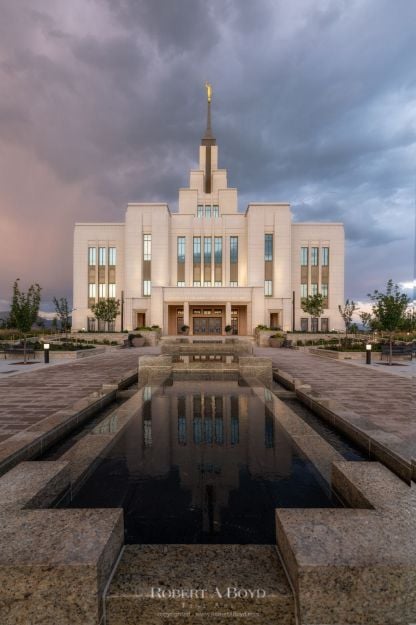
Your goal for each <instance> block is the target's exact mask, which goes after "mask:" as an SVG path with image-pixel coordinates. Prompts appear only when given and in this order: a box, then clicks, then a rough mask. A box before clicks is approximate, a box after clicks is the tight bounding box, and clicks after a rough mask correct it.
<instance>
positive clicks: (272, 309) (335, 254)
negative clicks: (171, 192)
mask: <svg viewBox="0 0 416 625" xmlns="http://www.w3.org/2000/svg"><path fill="white" fill-rule="evenodd" d="M205 150H206V148H205V147H204V146H201V147H200V163H199V169H197V170H192V171H191V172H190V186H189V188H186V189H180V190H179V207H178V212H177V213H171V212H170V211H169V208H168V206H167V205H166V204H159V203H157V204H155V203H153V204H152V203H132V204H129V205H128V207H127V211H126V220H125V224H77V225H76V226H75V237H74V308H75V309H76V310H75V311H74V313H73V327H74V329H81V328H84V327H86V325H87V317H88V316H92V315H91V312H90V311H89V310H88V260H87V253H88V245H89V243H92V244H96V245H97V247H98V245H100V244H103V245H107V246H109V245H110V244H111V245H113V244H114V245H115V246H116V247H117V269H116V271H117V279H116V284H117V290H116V297H117V298H119V299H121V292H122V291H124V327H125V328H126V329H128V330H131V329H133V328H134V327H135V325H136V320H137V313H143V314H145V315H146V324H147V325H151V324H157V325H160V326H161V327H162V329H163V331H164V333H167V330H168V306H169V305H184V304H185V306H184V312H185V311H186V312H185V318H187V315H188V305H189V304H190V305H192V304H197V305H198V304H199V305H202V304H206V305H210V304H213V305H218V306H220V305H221V306H223V307H224V310H227V316H229V315H230V314H231V313H230V311H231V307H232V305H240V306H241V305H242V306H246V307H247V330H248V332H249V333H251V332H252V331H253V329H254V328H255V327H256V326H257V325H258V324H263V325H269V324H270V315H271V314H273V313H277V314H278V315H279V323H280V325H281V326H282V328H283V329H284V330H286V331H287V330H291V329H292V294H293V291H294V292H295V304H296V306H295V308H296V310H295V329H300V318H301V317H305V316H306V315H305V313H303V312H302V310H301V308H300V247H301V246H302V245H307V246H308V247H312V246H318V247H323V246H327V247H329V248H330V265H329V309H328V310H327V311H325V313H324V315H323V316H325V317H328V318H329V326H330V329H332V328H336V329H342V327H343V326H342V319H341V318H340V316H339V313H338V305H339V304H341V303H343V301H344V231H343V226H342V224H332V223H327V224H325V223H320V224H318V223H313V224H301V223H292V215H291V210H290V205H289V204H288V203H253V204H249V206H248V208H247V210H246V211H245V213H242V212H239V211H238V196H237V190H236V189H234V188H228V186H227V172H226V170H224V169H218V148H217V146H212V147H211V162H212V167H213V170H212V193H210V194H206V193H205V192H204V176H205ZM200 204H202V205H205V204H208V205H211V206H212V205H218V206H219V212H220V216H219V218H213V217H211V218H205V217H202V218H198V217H197V206H198V205H200ZM144 233H146V234H151V235H152V259H151V281H152V287H151V296H150V297H145V296H144V295H143V275H142V268H143V234H144ZM266 233H271V234H273V294H272V296H271V297H269V296H267V297H266V296H265V295H264V278H265V261H264V235H265V234H266ZM178 236H185V237H186V251H185V287H178V286H177V237H178ZM194 236H200V237H201V255H202V258H203V241H204V237H207V236H208V237H212V272H213V269H214V237H215V236H221V237H222V240H223V265H222V286H221V287H214V286H211V287H203V286H201V287H194V286H193V237H194ZM231 236H238V287H230V237H231ZM201 271H202V273H203V262H202V266H201ZM201 282H203V277H202V278H201ZM213 283H214V276H213V275H212V284H213ZM227 322H229V319H228V318H227ZM117 329H121V328H120V320H118V323H117Z"/></svg>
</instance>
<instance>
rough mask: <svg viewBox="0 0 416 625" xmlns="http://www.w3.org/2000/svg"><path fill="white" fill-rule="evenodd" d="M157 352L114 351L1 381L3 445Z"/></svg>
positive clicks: (0, 400)
mask: <svg viewBox="0 0 416 625" xmlns="http://www.w3.org/2000/svg"><path fill="white" fill-rule="evenodd" d="M156 351H157V350H156ZM154 352H155V348H132V349H113V350H110V351H107V352H106V353H105V354H102V355H101V354H100V355H97V356H90V357H89V358H83V359H81V360H75V361H71V362H68V363H66V364H59V365H55V366H50V367H47V366H45V367H44V368H41V369H37V370H34V371H27V372H25V373H21V374H19V375H15V376H12V377H8V378H5V379H1V380H0V442H1V441H4V440H6V439H7V438H9V437H10V436H13V434H16V433H17V432H19V431H21V430H24V429H26V428H27V427H29V426H31V425H33V424H34V423H37V422H38V421H40V420H41V419H44V418H45V417H47V416H49V415H51V414H52V413H54V412H56V411H57V410H60V409H61V408H66V407H68V406H71V405H72V404H74V403H75V402H76V401H77V400H79V399H81V398H82V397H85V396H87V395H89V394H90V393H93V392H94V391H97V390H99V389H100V388H101V386H102V384H106V383H109V382H111V381H112V380H115V379H117V378H120V377H122V375H123V374H124V373H127V372H128V371H129V370H130V369H133V368H134V367H136V366H137V359H138V356H139V354H147V353H154ZM17 366H19V365H17ZM20 366H21V365H20Z"/></svg>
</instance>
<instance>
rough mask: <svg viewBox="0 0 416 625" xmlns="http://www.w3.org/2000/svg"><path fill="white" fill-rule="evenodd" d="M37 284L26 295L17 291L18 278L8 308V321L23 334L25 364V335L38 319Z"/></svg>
mask: <svg viewBox="0 0 416 625" xmlns="http://www.w3.org/2000/svg"><path fill="white" fill-rule="evenodd" d="M40 292H41V288H40V286H39V284H32V285H31V286H30V287H29V290H28V292H27V293H23V291H21V290H20V289H19V278H18V279H17V280H15V282H14V284H13V297H12V304H11V307H10V321H11V323H12V325H13V326H14V327H15V328H17V329H18V330H19V332H21V333H22V334H23V359H24V362H25V363H26V362H27V354H26V343H27V336H26V335H27V333H28V332H30V330H31V328H32V326H33V324H34V323H36V319H37V318H38V312H39V306H40Z"/></svg>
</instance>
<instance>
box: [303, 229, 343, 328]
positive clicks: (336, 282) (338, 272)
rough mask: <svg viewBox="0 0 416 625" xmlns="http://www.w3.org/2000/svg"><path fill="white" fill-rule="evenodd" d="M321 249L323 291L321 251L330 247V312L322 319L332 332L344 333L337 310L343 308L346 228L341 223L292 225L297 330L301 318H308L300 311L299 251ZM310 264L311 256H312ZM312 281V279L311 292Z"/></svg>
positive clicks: (328, 309)
mask: <svg viewBox="0 0 416 625" xmlns="http://www.w3.org/2000/svg"><path fill="white" fill-rule="evenodd" d="M301 247H309V249H310V248H311V247H319V274H320V277H319V287H318V291H319V292H320V288H321V258H322V256H321V249H322V248H323V247H329V284H328V308H327V309H326V310H325V311H324V313H323V315H322V317H327V318H328V319H329V330H343V329H344V322H343V320H342V317H341V315H340V314H339V310H338V306H339V305H343V304H344V226H343V225H342V224H338V223H296V224H292V285H293V290H294V291H295V303H296V306H295V327H296V329H299V328H300V319H301V317H309V315H307V314H306V313H304V312H303V311H302V309H301V307H300V284H301V268H300V248H301ZM309 262H310V255H309ZM310 286H311V281H310V277H309V283H308V290H309V292H310Z"/></svg>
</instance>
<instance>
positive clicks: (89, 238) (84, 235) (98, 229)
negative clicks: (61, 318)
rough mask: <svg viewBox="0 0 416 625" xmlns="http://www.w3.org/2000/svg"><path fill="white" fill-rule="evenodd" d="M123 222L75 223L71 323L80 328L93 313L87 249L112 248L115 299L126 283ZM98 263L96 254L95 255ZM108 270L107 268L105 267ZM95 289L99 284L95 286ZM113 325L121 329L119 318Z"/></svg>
mask: <svg viewBox="0 0 416 625" xmlns="http://www.w3.org/2000/svg"><path fill="white" fill-rule="evenodd" d="M124 229H125V225H124V224H120V223H119V224H116V223H101V224H90V223H85V224H81V223H80V224H76V225H75V231H74V257H73V268H74V277H73V285H74V286H73V299H72V308H73V311H72V326H73V328H74V329H77V330H81V329H82V328H85V329H86V328H87V318H88V317H91V316H92V313H91V311H90V310H89V309H88V248H89V247H94V246H95V247H97V248H98V247H106V248H107V249H108V248H109V247H115V248H116V250H117V251H116V255H117V265H116V298H117V299H120V298H121V291H122V289H123V284H124V282H125V275H124ZM97 262H98V257H97ZM107 271H108V270H107ZM97 288H98V287H97ZM116 327H118V328H119V329H121V328H120V319H117V320H116Z"/></svg>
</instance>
